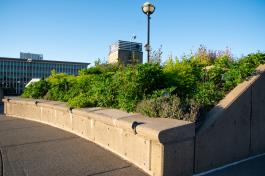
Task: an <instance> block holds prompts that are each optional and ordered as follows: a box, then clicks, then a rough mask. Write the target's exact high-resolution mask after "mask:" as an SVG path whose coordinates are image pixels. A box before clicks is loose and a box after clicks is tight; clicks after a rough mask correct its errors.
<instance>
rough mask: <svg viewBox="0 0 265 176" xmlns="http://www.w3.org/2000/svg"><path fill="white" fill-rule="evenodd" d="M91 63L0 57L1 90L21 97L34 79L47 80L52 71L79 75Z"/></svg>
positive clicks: (6, 93)
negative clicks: (27, 85) (26, 86)
mask: <svg viewBox="0 0 265 176" xmlns="http://www.w3.org/2000/svg"><path fill="white" fill-rule="evenodd" d="M88 65H89V63H80V62H63V61H51V60H38V59H37V60H34V59H19V58H4V57H0V89H2V90H3V91H4V94H5V95H19V94H21V93H22V91H23V89H24V87H25V85H26V84H27V83H28V82H29V81H30V80H31V79H33V78H45V77H48V76H49V75H50V74H51V71H52V70H55V71H56V72H58V73H66V74H70V75H78V71H79V70H81V69H86V68H87V66H88Z"/></svg>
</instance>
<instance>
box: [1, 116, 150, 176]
mask: <svg viewBox="0 0 265 176" xmlns="http://www.w3.org/2000/svg"><path fill="white" fill-rule="evenodd" d="M0 150H1V155H2V156H1V157H0V159H1V158H2V160H3V161H2V162H3V165H2V166H4V167H3V175H4V176H13V175H18V176H20V175H22V176H47V175H49V176H53V175H54V176H55V175H56V176H58V175H62V176H119V175H120V176H124V175H128V176H146V174H145V173H144V172H143V171H141V170H139V169H138V168H136V167H135V166H134V165H132V164H131V163H128V162H127V161H125V160H123V159H121V158H120V157H118V156H116V155H114V154H113V153H111V152H109V151H107V150H104V149H103V148H101V147H99V146H98V145H96V144H94V143H92V142H89V141H87V140H85V139H82V138H80V137H78V136H76V135H73V134H71V133H68V132H65V131H62V130H60V129H57V128H54V127H50V126H48V125H44V124H41V123H36V122H32V121H26V120H22V119H16V118H7V117H5V116H1V115H0ZM0 164H1V161H0ZM2 166H1V165H0V168H1V167H2ZM0 176H1V169H0Z"/></svg>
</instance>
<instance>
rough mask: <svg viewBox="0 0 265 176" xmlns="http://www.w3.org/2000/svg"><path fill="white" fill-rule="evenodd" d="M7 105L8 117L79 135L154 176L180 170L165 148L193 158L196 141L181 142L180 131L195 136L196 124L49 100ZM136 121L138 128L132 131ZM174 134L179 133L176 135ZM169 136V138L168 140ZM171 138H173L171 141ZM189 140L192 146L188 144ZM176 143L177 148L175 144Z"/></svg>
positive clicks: (165, 175)
mask: <svg viewBox="0 0 265 176" xmlns="http://www.w3.org/2000/svg"><path fill="white" fill-rule="evenodd" d="M4 102H5V109H6V114H7V115H11V116H15V117H19V118H25V119H28V120H34V121H39V122H42V123H45V124H49V125H51V126H54V127H57V128H61V129H63V130H66V131H69V132H72V133H74V134H77V135H79V136H81V137H84V138H86V139H88V140H91V141H93V142H95V143H97V144H99V145H100V146H102V147H104V148H106V149H108V150H110V151H112V152H114V153H116V154H118V155H119V156H121V157H123V158H124V159H126V160H128V161H130V162H132V163H134V164H135V165H136V166H138V167H139V168H141V169H143V170H144V171H145V172H146V173H148V174H150V175H153V176H162V175H164V176H171V175H176V173H179V168H178V167H173V169H172V168H170V167H169V165H171V164H170V161H167V162H165V161H164V159H165V158H169V159H170V157H169V156H165V153H164V152H165V151H164V147H165V146H167V145H170V146H174V147H176V148H175V151H178V152H175V153H173V154H172V153H170V155H173V158H178V157H180V156H179V154H180V153H190V154H191V155H192V156H193V154H192V153H193V140H192V139H191V138H188V139H187V138H186V137H185V140H184V138H180V139H178V138H179V137H180V136H183V133H184V131H185V129H181V130H177V129H178V128H181V127H182V126H183V127H184V128H185V127H187V130H186V132H187V134H188V135H187V136H188V137H191V136H194V131H195V128H194V124H193V123H190V122H183V121H178V120H174V119H163V120H159V119H158V118H157V119H151V118H145V117H143V116H141V115H139V114H132V113H126V112H123V111H120V110H114V109H103V108H84V109H70V108H69V107H68V106H67V105H66V104H65V103H61V102H52V101H46V100H45V101H41V100H37V102H36V100H31V99H23V98H14V99H13V98H10V100H9V101H7V99H6V100H4ZM135 122H137V125H136V126H135V128H132V127H133V126H134V124H135ZM189 131H191V132H189ZM174 133H176V134H175V135H173V134H174ZM167 134H168V135H169V137H166V135H167ZM171 137H172V138H174V139H172V140H171V139H170V138H171ZM182 140H184V141H182ZM188 140H190V142H189V147H187V144H186V142H187V141H188ZM161 141H163V143H161ZM183 142H184V143H185V144H184V143H183ZM173 143H175V144H176V145H172V144H173ZM167 148H168V147H167ZM182 150H189V151H186V152H184V151H182ZM177 153H178V154H177ZM168 154H169V153H166V155H168ZM182 157H184V156H182ZM167 160H168V159H167ZM174 161H178V162H179V161H180V160H179V159H176V160H174ZM174 163H175V162H174ZM175 164H176V165H181V164H180V163H175ZM183 167H187V168H193V162H192V161H190V162H189V163H188V162H187V163H186V165H185V166H183ZM165 169H170V171H166V170H165ZM184 170H186V171H187V170H189V169H184ZM188 173H190V171H189V172H188Z"/></svg>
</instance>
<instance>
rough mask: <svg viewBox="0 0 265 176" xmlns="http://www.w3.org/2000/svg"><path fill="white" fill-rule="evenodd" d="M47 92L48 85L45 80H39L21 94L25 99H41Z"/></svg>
mask: <svg viewBox="0 0 265 176" xmlns="http://www.w3.org/2000/svg"><path fill="white" fill-rule="evenodd" d="M48 90H49V84H48V82H47V81H46V80H43V79H41V80H40V81H38V82H35V83H32V84H30V85H29V86H28V87H27V88H26V89H25V90H24V92H23V94H22V97H25V98H35V99H37V98H42V97H43V96H44V95H45V94H46V93H47V92H48Z"/></svg>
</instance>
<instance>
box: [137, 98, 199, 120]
mask: <svg viewBox="0 0 265 176" xmlns="http://www.w3.org/2000/svg"><path fill="white" fill-rule="evenodd" d="M198 110H199V106H198V104H196V102H195V101H190V102H186V103H182V102H181V101H180V98H178V97H177V96H175V95H173V96H168V97H166V96H165V97H157V98H152V99H148V100H143V101H141V102H139V103H138V104H137V108H136V111H137V112H140V113H142V114H144V115H146V116H149V117H160V118H174V119H180V120H189V121H195V119H196V115H197V113H198Z"/></svg>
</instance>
